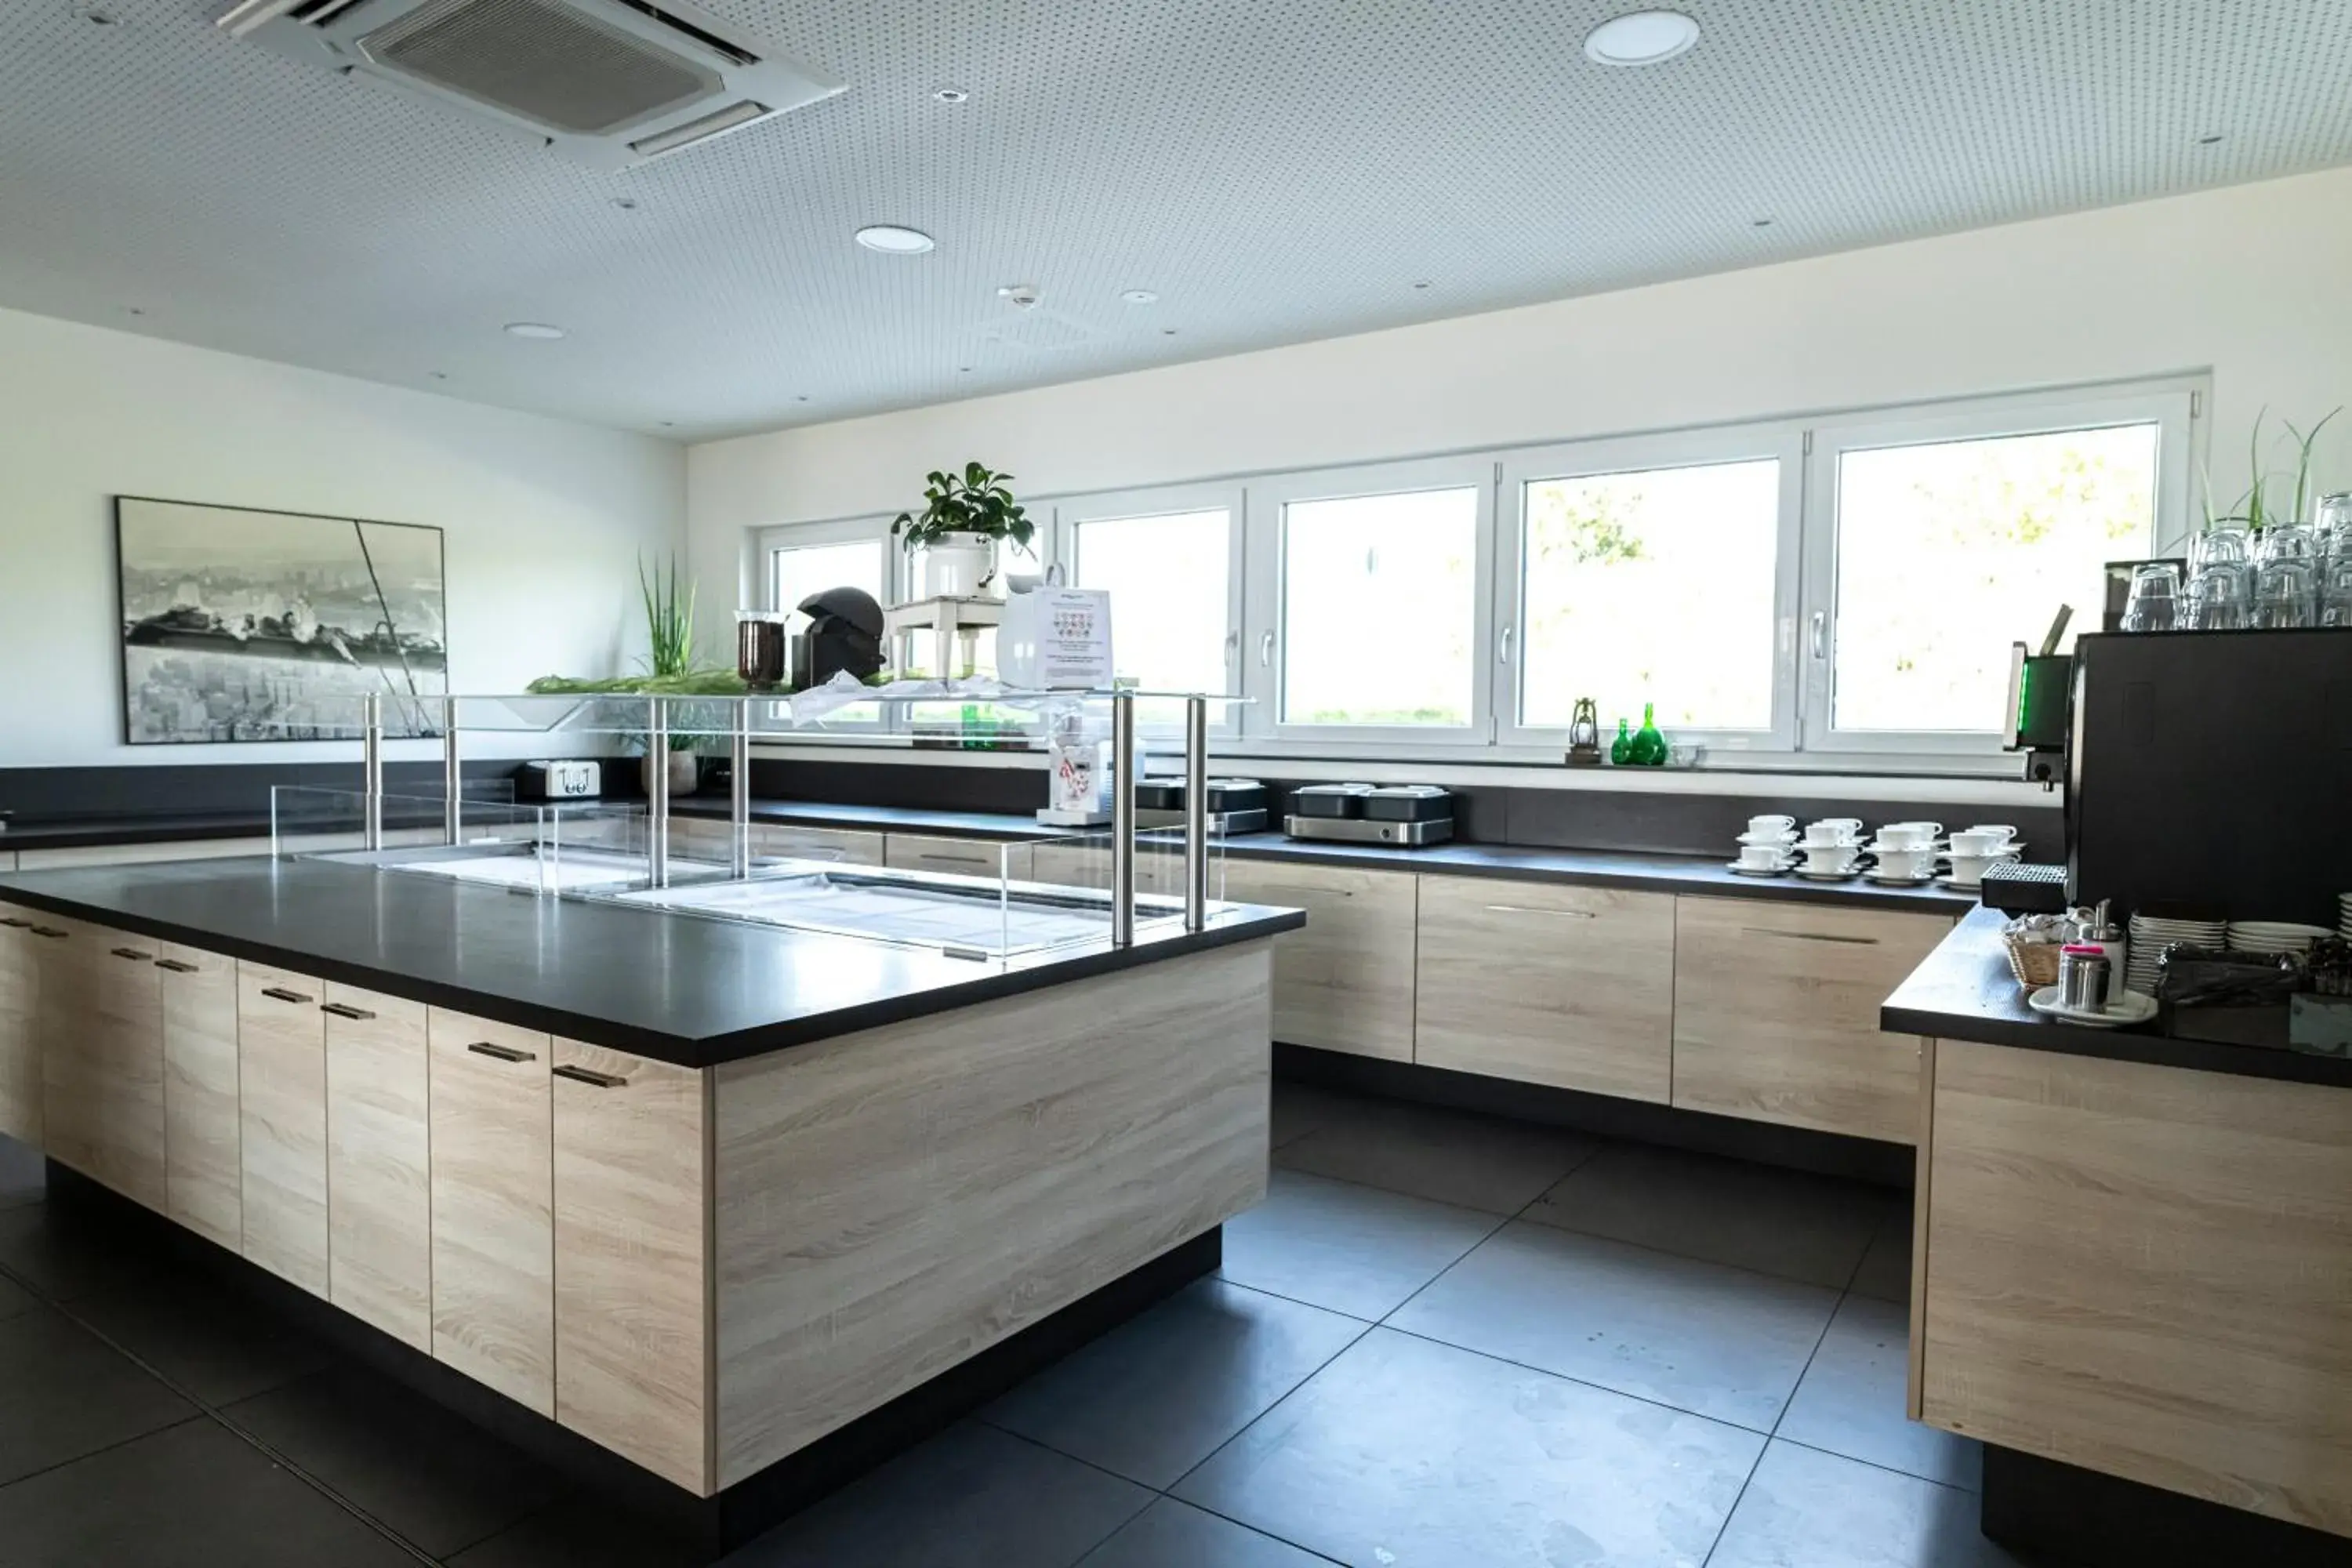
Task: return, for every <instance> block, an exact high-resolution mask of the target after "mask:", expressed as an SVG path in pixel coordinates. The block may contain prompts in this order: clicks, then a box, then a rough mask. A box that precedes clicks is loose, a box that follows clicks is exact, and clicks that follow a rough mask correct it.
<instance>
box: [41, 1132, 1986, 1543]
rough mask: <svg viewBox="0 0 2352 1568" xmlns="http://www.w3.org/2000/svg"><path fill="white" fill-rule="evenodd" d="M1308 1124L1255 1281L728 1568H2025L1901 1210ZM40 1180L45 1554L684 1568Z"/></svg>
mask: <svg viewBox="0 0 2352 1568" xmlns="http://www.w3.org/2000/svg"><path fill="white" fill-rule="evenodd" d="M1275 1142H1276V1149H1275V1152H1274V1163H1275V1166H1276V1169H1275V1172H1274V1179H1273V1184H1272V1193H1271V1195H1270V1196H1269V1198H1268V1200H1267V1202H1266V1203H1265V1205H1263V1206H1262V1207H1260V1208H1258V1209H1257V1210H1255V1211H1253V1212H1252V1213H1250V1214H1248V1215H1243V1216H1241V1217H1240V1218H1238V1219H1236V1220H1234V1222H1233V1224H1231V1225H1230V1226H1227V1228H1226V1236H1225V1267H1224V1268H1223V1272H1222V1277H1221V1278H1218V1279H1206V1280H1202V1281H1199V1282H1198V1283H1196V1284H1194V1285H1193V1286H1192V1287H1191V1288H1189V1289H1186V1290H1183V1291H1181V1292H1180V1293H1179V1294H1178V1295H1176V1296H1175V1297H1173V1298H1171V1300H1168V1301H1166V1302H1163V1303H1161V1304H1160V1306H1159V1307H1157V1308H1155V1309H1153V1310H1151V1311H1150V1312H1149V1313H1147V1314H1145V1315H1144V1316H1142V1317H1140V1318H1138V1319H1136V1320H1135V1321H1133V1322H1131V1323H1129V1324H1127V1325H1126V1326H1124V1327H1122V1328H1120V1329H1118V1330H1117V1331H1114V1332H1113V1333H1111V1334H1109V1335H1107V1336H1105V1337H1104V1338H1103V1339H1101V1340H1099V1341H1097V1342H1095V1343H1094V1344H1092V1345H1089V1346H1087V1347H1086V1348H1085V1349H1083V1350H1081V1351H1079V1352H1077V1353H1076V1354H1074V1355H1072V1356H1070V1357H1068V1358H1067V1359H1066V1360H1065V1361H1063V1362H1062V1363H1059V1364H1057V1365H1055V1366H1054V1367H1051V1368H1049V1369H1047V1370H1046V1371H1045V1372H1044V1373H1040V1374H1039V1375H1038V1376H1036V1377H1034V1378H1033V1379H1031V1380H1030V1381H1029V1382H1028V1383H1027V1384H1024V1385H1023V1386H1022V1387H1020V1388H1018V1389H1016V1390H1014V1391H1013V1393H1011V1394H1007V1395H1005V1396H1004V1397H1003V1399H1000V1400H998V1401H997V1402H996V1403H994V1404H993V1405H990V1406H988V1407H987V1408H985V1409H984V1410H982V1411H981V1412H980V1413H979V1414H978V1415H975V1416H973V1417H972V1418H971V1419H969V1420H966V1421H964V1422H962V1423H961V1424H960V1425H958V1426H955V1427H953V1428H951V1429H950V1430H949V1431H947V1432H945V1433H943V1434H941V1435H940V1436H938V1437H935V1438H933V1439H932V1440H931V1441H930V1442H929V1443H926V1444H924V1445H923V1446H921V1447H918V1448H916V1449H914V1450H912V1451H910V1452H908V1453H907V1454H904V1455H901V1456H900V1457H899V1458H897V1459H895V1460H893V1461H891V1462H890V1463H889V1464H887V1465H886V1466H884V1467H883V1468H880V1469H878V1470H877V1471H875V1472H874V1473H873V1474H871V1475H869V1476H867V1477H866V1478H865V1479H863V1480H860V1481H858V1482H857V1483H856V1484H854V1485H853V1486H851V1487H849V1488H847V1489H845V1490H843V1491H841V1492H839V1493H837V1494H835V1496H834V1497H832V1498H829V1499H827V1500H824V1502H822V1503H819V1504H818V1505H816V1506H815V1507H814V1508H812V1509H810V1510H807V1511H806V1512H804V1513H803V1514H801V1515H800V1516H799V1517H797V1518H795V1519H793V1520H792V1521H788V1522H786V1523H785V1524H783V1525H782V1526H781V1527H779V1528H778V1529H776V1530H775V1531H771V1532H770V1533H769V1534H768V1535H766V1536H764V1537H762V1538H761V1540H759V1541H756V1542H752V1543H751V1545H749V1546H747V1547H745V1548H743V1549H742V1550H741V1551H740V1552H738V1553H736V1554H735V1555H734V1556H733V1557H732V1558H730V1560H729V1568H803V1565H824V1568H892V1565H894V1564H919V1565H921V1568H962V1565H965V1564H970V1565H973V1568H981V1565H985V1568H1078V1565H1081V1564H1083V1568H1307V1565H1308V1564H1313V1563H1333V1562H1337V1563H1350V1564H1358V1563H1360V1564H1366V1565H1378V1568H1418V1565H1430V1568H1487V1565H1489V1564H1497V1565H1500V1564H1521V1563H1524V1564H1528V1565H1530V1568H1532V1565H1536V1564H1544V1565H1551V1564H1559V1563H1577V1564H1580V1565H1582V1568H1619V1565H1637V1564H1638V1565H1643V1568H1647V1565H1653V1564H1654V1565H1657V1568H1668V1565H1677V1568H1698V1565H1699V1564H1702V1563H1704V1564H1706V1565H1707V1568H1765V1565H1768V1564H1769V1565H1783V1568H1864V1565H1868V1568H2001V1565H2004V1564H2008V1563H2010V1561H2011V1560H2010V1559H2009V1558H2007V1557H2005V1556H2004V1555H2003V1554H2002V1553H2000V1552H1999V1551H1998V1550H1997V1549H1995V1548H1993V1547H1992V1546H1990V1544H1989V1543H1987V1542H1984V1540H1983V1539H1982V1538H1981V1537H1980V1536H1979V1535H1978V1534H1977V1532H1976V1528H1975V1519H1976V1499H1975V1497H1974V1496H1973V1495H1971V1490H1970V1489H1973V1488H1974V1487H1975V1486H1976V1485H1977V1467H1978V1455H1977V1449H1976V1446H1975V1445H1973V1444H1970V1443H1966V1442H1963V1441H1961V1440H1959V1439H1958V1438H1954V1437H1951V1436H1948V1435H1946V1434H1942V1433H1938V1432H1934V1431H1930V1430H1928V1429H1927V1428H1924V1427H1920V1426H1915V1425H1913V1424H1912V1423H1910V1422H1908V1421H1906V1420H1905V1419H1904V1417H1903V1379H1904V1370H1905V1356H1904V1336H1905V1332H1906V1322H1905V1314H1904V1309H1903V1306H1902V1302H1903V1300H1904V1295H1905V1282H1906V1273H1907V1269H1908V1266H1909V1241H1908V1218H1907V1214H1906V1209H1905V1206H1904V1205H1903V1204H1902V1203H1901V1202H1900V1201H1899V1200H1897V1199H1895V1197H1893V1196H1892V1195H1890V1194H1885V1193H1880V1192H1876V1191H1874V1190H1871V1189H1867V1188H1861V1187H1854V1186H1850V1185H1846V1184H1840V1183H1836V1182H1830V1181H1825V1180H1822V1179H1820V1178H1815V1177H1806V1176H1796V1175H1791V1174H1790V1173H1785V1172H1778V1171H1771V1170H1766V1169H1761V1168H1759V1167H1755V1166H1749V1165H1742V1164H1738V1163H1733V1162H1728V1161H1722V1160H1714V1159H1705V1158H1700V1157H1696V1156H1688V1155H1681V1154H1675V1153H1669V1152H1662V1151H1657V1150H1652V1149H1645V1148H1638V1147H1633V1146H1627V1145H1612V1144H1600V1143H1596V1142H1593V1141H1591V1140H1586V1139H1582V1138H1578V1137H1576V1136H1573V1135H1570V1134H1564V1133H1558V1132H1552V1131H1544V1130H1540V1129H1533V1128H1527V1127H1521V1126H1517V1125H1515V1124H1510V1123H1503V1122H1496V1121H1486V1120H1484V1119H1481V1118H1476V1117H1471V1116H1465V1115H1461V1114H1458V1113H1454V1112H1445V1111H1435V1110H1416V1109H1405V1108H1401V1107H1397V1106H1393V1105H1390V1104H1385V1103H1375V1102H1367V1101H1362V1100H1351V1099H1349V1098H1347V1097H1344V1096H1339V1095H1334V1094H1330V1093H1328V1092H1324V1091H1319V1090H1310V1091H1297V1090H1293V1089H1287V1088H1286V1089H1282V1090H1281V1091H1279V1092H1278V1093H1277V1095H1276V1138H1275ZM6 1155H7V1151H6V1150H5V1148H0V1177H5V1176H6V1175H8V1173H10V1172H11V1171H12V1169H14V1167H12V1166H11V1164H10V1162H9V1160H8V1159H7V1158H6ZM20 1163H21V1162H20ZM19 1174H21V1173H19ZM6 1185H7V1188H8V1190H7V1193H6V1195H5V1198H0V1478H9V1477H13V1478H16V1479H13V1480H10V1481H9V1482H8V1483H7V1484H5V1485H0V1560H5V1562H7V1563H10V1564H11V1565H12V1568H13V1565H14V1564H16V1563H28V1564H34V1565H37V1568H101V1565H102V1568H114V1565H115V1564H124V1565H128V1568H144V1565H146V1564H150V1563H153V1564H174V1565H176V1564H181V1563H188V1564H196V1563H205V1564H210V1563H226V1562H236V1563H251V1564H256V1565H259V1568H274V1565H276V1564H279V1563H288V1564H291V1563H337V1564H345V1563H348V1564H352V1565H353V1568H373V1565H374V1564H377V1563H432V1562H435V1561H440V1562H445V1563H449V1564H451V1565H452V1568H559V1565H560V1568H679V1565H680V1564H682V1563H684V1562H686V1561H687V1559H686V1558H685V1557H684V1556H683V1555H682V1554H680V1553H679V1552H677V1551H676V1550H675V1549H674V1548H670V1547H667V1546H665V1545H664V1544H663V1543H661V1542H657V1541H655V1540H653V1539H650V1538H649V1537H648V1536H647V1535H646V1533H645V1532H644V1531H643V1530H642V1529H641V1528H639V1527H638V1526H636V1525H635V1524H634V1523H633V1521H630V1520H629V1519H627V1518H625V1517H624V1516H620V1515H617V1514H615V1513H614V1512H613V1511H612V1510H611V1509H610V1507H609V1505H607V1504H604V1502H602V1501H600V1500H598V1499H596V1498H595V1497H593V1496H586V1495H581V1494H577V1493H573V1492H570V1491H567V1490H564V1489H561V1488H560V1487H559V1486H558V1484H557V1482H556V1481H555V1479H553V1478H551V1477H550V1476H548V1475H547V1474H545V1473H544V1472H543V1471H541V1469H540V1468H539V1467H538V1466H536V1465H535V1464H533V1463H532V1462H531V1461H530V1460H529V1459H527V1458H523V1457H522V1456H520V1455H519V1454H516V1453H515V1452H513V1451H512V1450H510V1449H509V1448H507V1447H505V1446H504V1445H502V1444H500V1443H499V1442H497V1441H495V1440H493V1439H491V1438H489V1437H488V1436H486V1435H484V1434H482V1433H481V1432H479V1431H478V1430H477V1429H475V1428H473V1427H471V1426H467V1424H466V1423H464V1422H462V1421H460V1420H458V1419H457V1418H456V1417H454V1416H451V1415H446V1414H445V1413H444V1412H442V1411H441V1410H439V1409H438V1408H437V1407H436V1406H434V1405H430V1404H428V1403H426V1402H425V1401H423V1400H421V1399H419V1398H417V1397H415V1396H414V1395H412V1394H408V1393H407V1392H405V1391H404V1390H403V1389H400V1388H398V1387H397V1386H395V1385H393V1384H388V1383H385V1382H383V1381H382V1380H380V1379H378V1378H376V1377H374V1376H373V1374H372V1373H365V1372H362V1371H360V1370H358V1369H355V1368H352V1367H350V1366H347V1365H344V1364H342V1363H339V1362H337V1361H336V1360H334V1359H333V1358H332V1357H331V1356H329V1355H328V1354H327V1353H326V1352H323V1351H321V1350H320V1348H319V1347H317V1346H315V1345H313V1344H310V1342H306V1341H302V1340H300V1339H299V1338H293V1337H290V1336H286V1335H280V1334H277V1333H273V1332H271V1331H268V1330H267V1329H265V1328H262V1327H259V1326H257V1324H256V1323H255V1322H254V1321H252V1319H251V1318H250V1317H249V1316H247V1314H245V1313H243V1312H242V1311H239V1310H235V1309H234V1308H232V1307H231V1306H229V1305H228V1304H227V1303H226V1301H224V1300H222V1299H221V1298H220V1297H219V1296H218V1295H217V1293H215V1292H213V1291H210V1290H207V1289H203V1288H201V1287H200V1286H198V1285H196V1284H195V1283H194V1282H192V1281H190V1280H188V1279H185V1278H184V1277H183V1276H181V1275H180V1274H179V1273H177V1272H176V1271H174V1270H173V1269H170V1268H164V1267H163V1266H161V1265H159V1264H157V1263H156V1262H155V1261H154V1260H152V1259H151V1258H142V1257H140V1256H136V1255H131V1254H126V1252H125V1249H123V1248H122V1247H120V1246H119V1245H114V1244H115V1243H117V1242H119V1240H120V1238H119V1237H110V1236H105V1235H94V1234H91V1233H90V1231H89V1228H88V1226H87V1225H86V1223H82V1224H78V1223H75V1216H70V1215H51V1214H50V1213H49V1212H48V1211H47V1206H46V1205H43V1204H42V1203H41V1202H40V1201H39V1194H38V1191H37V1186H36V1187H35V1188H34V1189H33V1190H32V1191H30V1192H29V1193H27V1192H26V1191H25V1190H24V1184H23V1183H22V1181H21V1180H20V1179H19V1180H16V1181H13V1182H9V1183H6Z"/></svg>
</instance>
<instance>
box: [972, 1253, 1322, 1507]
mask: <svg viewBox="0 0 2352 1568" xmlns="http://www.w3.org/2000/svg"><path fill="white" fill-rule="evenodd" d="M1363 1331H1364V1325H1363V1324H1361V1323H1360V1322H1358V1321H1356V1320H1355V1319H1353V1318H1344V1317H1341V1316H1339V1314H1337V1313H1334V1312H1327V1311H1324V1310H1322V1309H1320V1308H1318V1307H1309V1306H1306V1305H1304V1304H1302V1303H1300V1302H1297V1301H1291V1300H1284V1299H1283V1298H1281V1297H1278V1296H1268V1295H1265V1294H1264V1293H1263V1292H1261V1291H1256V1290H1247V1289H1243V1288H1242V1287H1240V1286H1238V1285H1233V1284H1228V1283H1227V1282H1226V1281H1224V1280H1223V1279H1202V1280H1199V1281H1197V1282H1195V1283H1193V1284H1192V1285H1190V1286H1188V1287H1186V1288H1185V1289H1183V1290H1181V1291H1180V1292H1179V1293H1177V1294H1176V1295H1175V1296H1173V1297H1171V1298H1170V1299H1169V1300H1166V1301H1163V1302H1161V1303H1160V1305H1159V1306H1157V1307H1154V1308H1153V1309H1151V1310H1150V1311H1149V1312H1146V1313H1144V1314H1143V1315H1142V1316H1141V1317H1139V1318H1136V1319H1134V1320H1133V1321H1130V1322H1128V1323H1125V1324H1123V1325H1121V1326H1120V1327H1119V1328H1118V1329H1115V1330H1113V1331H1111V1332H1110V1333H1108V1334H1106V1335H1105V1336H1103V1337H1102V1338H1101V1339H1098V1340H1097V1341H1095V1342H1093V1343H1092V1344H1089V1345H1087V1346H1086V1347H1084V1348H1083V1349H1081V1350H1079V1351H1077V1352H1075V1353H1074V1354H1072V1355H1070V1356H1069V1357H1067V1358H1066V1359H1065V1360H1063V1361H1061V1362H1059V1363H1055V1365H1053V1366H1051V1367H1048V1368H1047V1369H1046V1370H1045V1371H1044V1372H1042V1373H1038V1374H1037V1375H1036V1376H1035V1377H1033V1378H1031V1379H1030V1380H1029V1381H1028V1382H1026V1383H1024V1384H1022V1385H1021V1386H1020V1387H1018V1388H1016V1389H1014V1390H1013V1392H1012V1393H1010V1394H1006V1395H1005V1396H1004V1397H1003V1398H1002V1399H1000V1400H998V1401H997V1402H996V1403H995V1404H994V1405H991V1406H990V1407H989V1408H988V1409H986V1410H985V1411H983V1412H982V1419H983V1420H986V1421H988V1422H990V1423H992V1424H993V1425H995V1426H1002V1427H1004V1428H1005V1429H1006V1430H1008V1431H1012V1432H1017V1433H1019V1434H1021V1435H1022V1436H1025V1437H1032V1438H1034V1439H1035V1440H1037V1441H1038V1442H1040V1443H1043V1444H1045V1446H1046V1447H1049V1448H1057V1449H1059V1450H1061V1451H1062V1452H1063V1453H1065V1454H1068V1455H1071V1456H1073V1457H1075V1458H1080V1459H1084V1460H1086V1461H1087V1463H1088V1464H1092V1465H1099V1466H1101V1467H1102V1468H1104V1469H1107V1470H1111V1471H1114V1472H1116V1473H1118V1474H1119V1475H1122V1476H1125V1477H1127V1478H1128V1479H1129V1480H1134V1481H1140V1482H1142V1483H1143V1484H1144V1485H1145V1486H1148V1487H1151V1488H1154V1489H1161V1488H1165V1487H1167V1486H1170V1485H1171V1484H1172V1483H1173V1482H1174V1481H1175V1480H1176V1479H1177V1478H1178V1477H1179V1476H1181V1475H1182V1474H1183V1473H1184V1472H1185V1471H1187V1470H1189V1469H1191V1468H1192V1467H1193V1466H1195V1465H1197V1464H1199V1463H1200V1462H1201V1461H1202V1459H1205V1458H1208V1457H1209V1455H1210V1454H1212V1453H1213V1452H1214V1451H1215V1450H1216V1447H1217V1446H1218V1445H1219V1444H1221V1443H1223V1441H1224V1440H1225V1439H1226V1438H1228V1437H1230V1436H1233V1435H1234V1433H1236V1432H1238V1431H1240V1430H1241V1429H1242V1428H1243V1427H1244V1426H1248V1425H1249V1424H1250V1423H1251V1422H1252V1421H1255V1420H1256V1419H1257V1418H1258V1416H1260V1415H1264V1414H1265V1411H1266V1410H1267V1409H1268V1408H1269V1407H1271V1406H1272V1405H1273V1404H1274V1403H1275V1401H1276V1400H1278V1399H1280V1398H1281V1397H1282V1396H1283V1395H1284V1394H1287V1393H1289V1392H1290V1391H1291V1390H1292V1389H1294V1388H1296V1387H1297V1386H1298V1385H1299V1384H1301V1383H1303V1382H1305V1381H1306V1380H1307V1377H1308V1376H1309V1375H1310V1374H1311V1373H1313V1372H1314V1371H1315V1369H1316V1368H1317V1367H1318V1366H1321V1365H1322V1364H1323V1363H1325V1362H1327V1361H1329V1360H1330V1359H1331V1358H1332V1357H1333V1356H1335V1355H1338V1354H1339V1352H1341V1351H1343V1350H1345V1349H1347V1347H1348V1345H1349V1343H1350V1342H1352V1341H1353V1340H1354V1339H1355V1338H1356V1336H1357V1335H1359V1334H1360V1333H1362V1332H1363Z"/></svg>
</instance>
